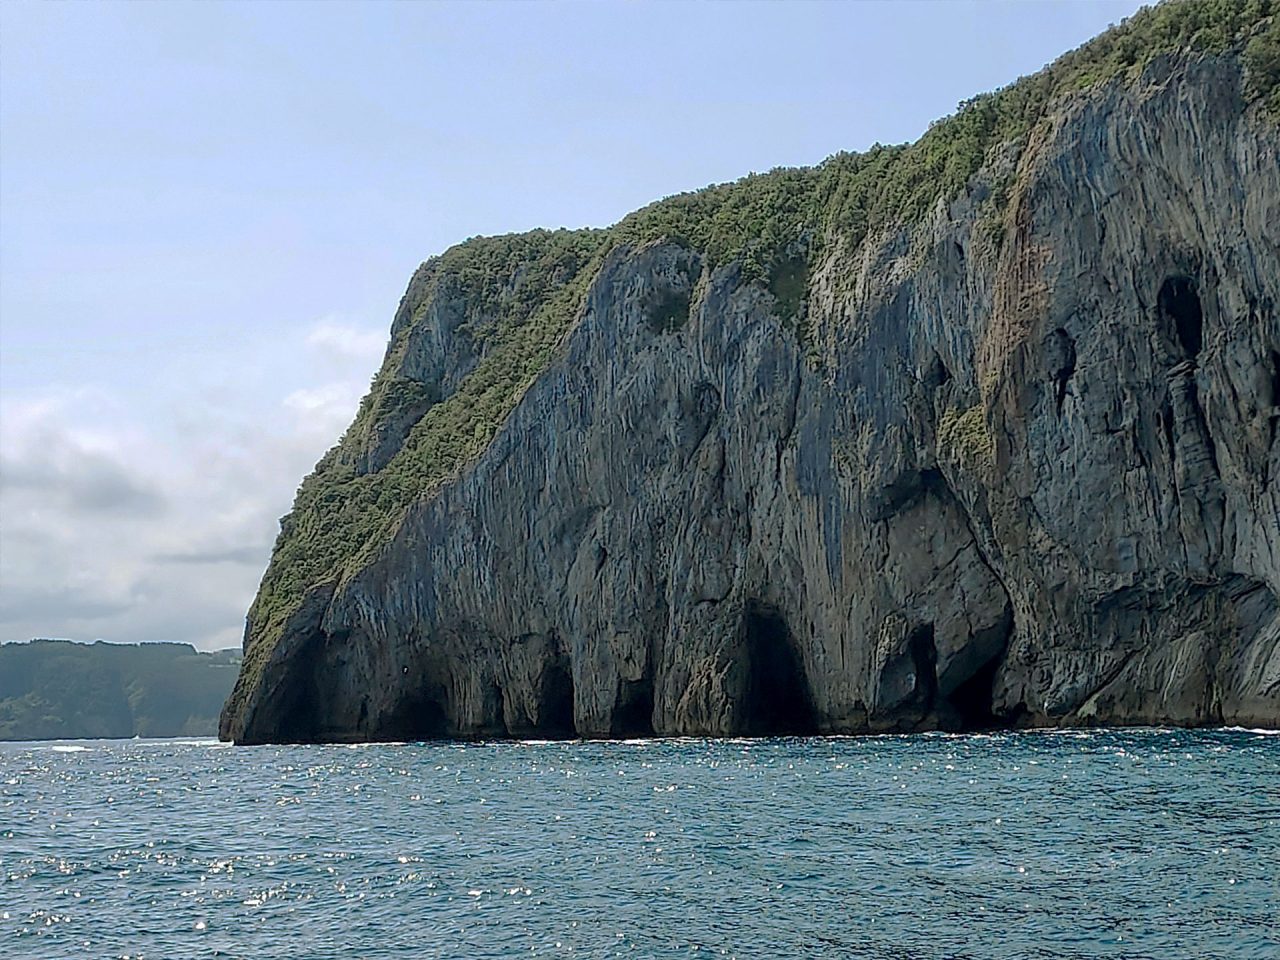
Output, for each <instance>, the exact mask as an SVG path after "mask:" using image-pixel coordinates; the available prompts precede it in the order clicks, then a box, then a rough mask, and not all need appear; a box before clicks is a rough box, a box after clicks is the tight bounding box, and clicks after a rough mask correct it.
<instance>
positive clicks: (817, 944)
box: [0, 730, 1280, 960]
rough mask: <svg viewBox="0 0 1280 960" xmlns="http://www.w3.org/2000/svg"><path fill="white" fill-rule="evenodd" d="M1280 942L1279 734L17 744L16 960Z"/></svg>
mask: <svg viewBox="0 0 1280 960" xmlns="http://www.w3.org/2000/svg"><path fill="white" fill-rule="evenodd" d="M525 956H531V957H560V956H565V957H571V956H577V957H615V956H621V957H693V958H696V957H740V958H747V957H761V958H792V957H853V958H868V960H870V958H885V960H890V958H892V960H907V958H943V957H951V958H967V957H973V958H979V957H981V958H988V957H991V958H1018V960H1028V958H1039V957H1126V958H1138V957H1149V958H1158V960H1169V958H1179V957H1186V958H1214V957H1223V958H1227V957H1230V958H1237V957H1239V958H1276V957H1280V736H1271V735H1267V734H1264V733H1260V732H1250V731H1240V730H1236V731H1172V730H1137V731H1132V730H1131V731H1075V732H1055V733H1017V734H1014V733H1009V734H995V735H989V736H988V735H971V736H955V735H917V736H895V737H871V738H841V739H778V740H720V741H711V740H645V741H629V742H619V743H580V742H571V743H491V744H439V743H436V744H406V745H373V746H358V747H343V746H315V747H254V748H243V747H228V746H225V745H222V744H217V743H215V742H212V741H181V740H151V741H123V742H119V741H116V742H109V741H89V742H77V743H66V744H47V743H17V744H14V743H10V744H0V957H6V958H23V960H25V958H32V960H36V958H64V957H67V958H69V957H76V958H79V957H95V958H96V957H103V958H106V957H113V958H125V957H128V958H130V960H134V958H199V957H245V958H258V960H271V958H307V960H318V958H329V957H333V958H339V957H341V958H344V960H345V958H369V960H375V958H391V957H397V958H398V957H406V958H407V957H414V958H418V957H451V958H452V957H457V958H466V960H471V958H487V957H525Z"/></svg>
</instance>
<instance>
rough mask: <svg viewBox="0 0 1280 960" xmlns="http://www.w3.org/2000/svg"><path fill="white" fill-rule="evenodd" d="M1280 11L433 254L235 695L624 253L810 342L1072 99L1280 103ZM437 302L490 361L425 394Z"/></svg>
mask: <svg viewBox="0 0 1280 960" xmlns="http://www.w3.org/2000/svg"><path fill="white" fill-rule="evenodd" d="M1278 7H1280V3H1278V2H1277V0H1245V2H1240V0H1180V2H1168V3H1165V4H1162V5H1160V6H1158V7H1155V8H1148V9H1144V10H1143V11H1140V12H1139V13H1138V14H1135V15H1134V16H1133V17H1131V18H1130V19H1128V20H1127V21H1125V22H1124V23H1122V24H1121V25H1119V26H1117V27H1115V28H1113V29H1112V30H1109V31H1107V32H1106V33H1104V34H1102V35H1101V36H1099V37H1097V38H1095V39H1094V40H1093V41H1091V42H1089V43H1088V44H1086V45H1084V46H1083V47H1081V48H1080V49H1078V50H1076V51H1073V52H1071V53H1068V54H1066V55H1065V56H1063V57H1061V58H1060V59H1058V60H1056V61H1055V62H1054V63H1052V64H1050V65H1049V66H1047V67H1046V68H1045V69H1043V70H1041V71H1040V72H1039V73H1036V74H1035V75H1033V76H1030V77H1024V78H1022V79H1020V80H1018V81H1017V82H1016V83H1013V84H1011V85H1010V86H1008V87H1005V88H1003V89H1001V90H999V91H996V92H994V93H988V94H983V95H980V96H977V97H974V98H972V99H970V100H967V101H965V102H964V103H962V104H961V105H960V108H959V110H958V111H957V112H956V113H955V114H954V115H952V116H950V117H948V118H946V119H944V120H941V121H938V122H937V123H935V124H933V125H932V126H931V127H930V128H929V129H928V130H927V131H926V132H925V134H924V135H923V136H922V137H921V138H920V139H919V140H917V141H916V142H915V143H913V144H910V145H905V146H880V145H877V146H875V147H873V148H872V149H870V150H868V151H866V152H865V153H839V154H836V155H834V156H832V157H830V158H829V159H828V160H826V161H825V162H823V163H822V164H819V165H818V166H816V167H809V168H801V169H778V170H774V171H772V172H770V173H766V174H753V175H751V176H748V177H746V178H744V179H742V180H739V181H737V182H735V183H729V184H721V185H716V186H711V187H707V188H706V189H703V190H699V191H696V192H693V193H686V194H680V195H678V196H673V197H669V198H667V199H665V200H661V201H659V202H657V203H654V204H651V205H650V206H648V207H645V208H643V209H641V210H639V211H637V212H636V213H633V214H631V215H630V216H628V217H626V218H625V219H623V220H622V221H621V222H620V223H618V224H617V225H615V226H614V227H612V228H610V229H607V230H576V231H569V230H559V231H545V230H539V231H533V232H532V233H528V234H522V235H515V236H503V237H486V238H473V239H471V240H468V241H466V242H465V243H462V244H459V245H458V246H456V247H453V248H451V249H450V250H448V251H446V252H445V253H444V254H442V255H441V256H439V257H437V258H434V259H433V260H431V261H429V262H428V263H426V264H424V265H423V267H422V268H421V269H420V270H419V271H418V274H417V275H416V276H415V278H414V282H413V284H412V285H411V288H410V292H409V294H407V295H406V304H410V303H411V302H412V304H416V310H415V311H414V314H413V316H412V317H411V318H409V320H408V322H401V323H398V325H397V329H396V330H395V331H394V334H395V338H394V339H393V342H392V345H391V349H390V350H389V352H388V357H387V360H386V362H385V364H384V366H383V369H382V371H381V372H380V373H379V374H378V376H377V377H376V378H375V380H374V382H373V385H372V387H371V389H370V393H369V395H368V396H367V397H366V398H365V401H364V403H363V404H362V406H361V410H360V413H359V414H358V416H357V419H356V421H355V423H354V424H353V425H352V427H351V428H350V429H349V430H348V431H347V433H346V435H345V436H344V438H343V440H342V442H341V443H340V444H339V446H338V447H336V448H335V449H334V450H333V451H331V452H330V453H329V454H328V455H326V457H325V458H324V459H323V460H321V462H320V463H319V464H318V465H317V468H316V470H315V472H314V473H313V474H312V475H311V476H309V477H308V478H307V479H306V480H305V481H304V482H303V484H302V486H301V488H300V489H299V491H298V496H297V500H296V502H295V504H294V507H293V510H292V511H291V513H290V514H289V515H288V516H287V517H286V518H285V519H284V520H283V521H282V524H281V532H280V536H279V538H278V540H277V542H276V548H275V552H274V555H273V558H272V562H271V566H270V567H269V569H268V570H267V573H266V575H265V577H264V579H263V582H262V586H261V589H260V591H259V594H258V598H257V600H256V601H255V604H254V607H253V609H252V611H251V613H250V623H251V634H250V644H249V647H248V650H247V661H246V665H245V669H244V676H243V677H242V678H241V682H240V685H239V686H238V687H237V692H236V696H237V697H239V696H242V695H244V694H245V693H246V692H247V691H248V690H249V689H252V687H253V686H254V685H255V684H256V683H257V682H258V679H259V677H260V675H261V671H262V669H263V666H264V664H265V663H266V661H267V660H268V658H269V657H270V655H271V652H272V650H273V649H274V646H275V643H276V641H277V640H278V639H279V638H280V636H281V635H282V633H283V631H284V626H285V623H286V620H287V619H288V617H289V616H290V614H291V613H292V612H293V611H294V610H295V609H296V608H297V605H298V603H299V602H300V600H301V599H302V597H303V596H304V594H305V593H306V591H307V590H308V589H309V588H311V587H313V586H315V585H317V584H321V583H325V582H328V581H333V580H336V579H338V578H340V577H341V576H342V574H343V573H344V571H347V570H351V569H355V568H357V567H358V566H359V565H360V563H361V562H362V560H363V559H365V558H367V557H368V555H369V554H370V553H371V552H372V551H373V550H375V549H376V547H377V545H378V544H379V543H381V542H383V541H384V539H385V536H386V532H387V531H388V530H389V529H390V528H391V527H393V526H394V525H395V524H396V523H397V522H398V521H399V519H400V518H401V517H402V516H403V513H404V511H405V509H406V508H407V507H408V506H409V505H410V504H411V503H412V502H414V501H415V500H416V499H418V498H420V497H422V496H423V495H424V494H425V493H428V492H429V491H431V490H432V489H433V488H435V487H436V486H438V485H439V484H440V483H441V482H443V481H444V480H446V479H447V478H448V477H450V476H451V475H453V474H454V473H455V472H456V471H457V470H459V469H461V468H462V467H463V466H465V465H466V464H467V463H468V462H470V461H471V460H473V459H474V458H475V457H477V456H478V455H479V454H480V453H481V452H482V451H483V450H484V449H485V447H486V446H487V445H488V443H489V442H490V440H491V439H492V437H493V436H494V434H495V432H496V431H497V430H498V427H499V426H500V425H501V423H502V422H503V421H504V420H505V418H506V417H507V415H508V414H509V413H510V412H511V410H512V409H513V408H514V407H515V405H516V404H517V403H518V402H519V400H520V398H521V396H523V394H524V392H525V390H526V389H527V388H528V387H529V385H530V384H531V383H533V381H534V380H535V379H536V378H537V376H538V375H539V374H540V373H541V372H542V371H543V370H544V369H545V368H546V367H547V365H548V364H549V363H550V361H551V359H552V357H553V355H554V354H555V352H556V350H557V349H558V347H559V345H560V343H561V342H562V339H563V337H564V335H565V333H566V332H567V331H568V330H569V329H570V327H571V325H572V324H573V321H574V320H575V318H576V317H577V316H578V315H579V313H580V312H581V309H582V306H583V302H584V298H585V295H586V293H587V291H588V289H589V287H590V284H591V282H592V281H593V280H594V278H595V277H596V275H597V274H598V272H599V269H600V267H601V265H602V263H603V262H604V258H605V257H606V256H607V254H608V253H609V251H610V250H612V249H614V248H616V247H617V246H619V245H623V244H630V245H640V244H645V243H648V242H652V241H655V240H659V239H665V240H667V241H670V242H675V243H679V244H682V245H685V246H687V247H689V248H690V249H693V250H696V251H698V252H699V253H700V254H701V255H702V256H703V257H704V259H705V261H706V263H707V264H708V266H711V267H715V266H718V265H723V264H730V263H737V264H739V265H740V268H741V270H742V277H743V281H744V282H758V283H761V284H762V285H763V286H764V287H765V288H767V289H768V290H769V291H770V292H771V293H772V294H773V296H774V297H775V302H776V310H777V313H778V315H779V318H780V319H782V320H784V321H787V322H789V323H792V324H793V326H794V328H795V329H796V331H797V333H798V335H800V336H804V335H805V331H804V325H803V321H802V319H801V318H802V314H803V303H804V300H805V297H806V294H807V285H808V274H809V269H810V265H812V264H816V262H817V261H818V258H819V257H820V256H821V255H822V254H823V252H824V251H827V250H831V249H840V248H843V249H846V250H852V249H854V248H856V247H857V246H858V245H859V244H861V243H862V242H863V241H864V240H865V239H866V238H868V237H875V236H883V235H885V234H886V233H888V232H891V231H893V230H895V229H898V228H900V227H902V226H904V225H908V224H910V223H912V222H915V221H918V220H919V219H920V218H921V217H922V216H924V215H925V214H926V213H927V212H928V211H929V210H930V209H932V208H933V207H934V205H935V204H936V203H938V202H939V201H940V200H947V199H951V198H954V197H956V196H958V195H960V194H961V193H962V192H963V191H964V190H965V188H966V185H967V184H968V183H969V182H970V181H971V179H972V178H973V176H974V175H975V174H976V173H977V172H978V171H979V169H980V168H981V167H982V165H983V163H984V162H986V161H987V160H988V159H989V158H990V157H991V156H992V155H993V153H994V152H995V151H996V150H1001V151H1004V152H1006V153H1008V154H1009V155H1012V156H1016V155H1017V154H1018V153H1019V152H1020V151H1021V150H1022V148H1023V147H1024V146H1025V145H1026V143H1027V142H1028V139H1029V137H1030V136H1031V134H1032V132H1033V131H1034V130H1035V129H1036V127H1037V125H1039V124H1041V123H1042V122H1043V121H1044V120H1045V118H1046V117H1047V116H1048V115H1049V114H1050V111H1051V108H1052V107H1053V106H1054V105H1055V104H1057V103H1060V102H1062V101H1063V99H1064V98H1067V97H1071V96H1073V95H1076V94H1078V93H1079V92H1080V91H1082V90H1086V89H1089V88H1092V87H1095V86H1097V85H1099V84H1103V83H1107V82H1110V81H1113V80H1116V79H1118V78H1120V79H1123V78H1127V77H1135V76H1137V75H1138V73H1139V72H1140V71H1141V70H1142V69H1143V68H1144V67H1145V66H1147V65H1148V64H1149V63H1151V62H1152V61H1153V60H1154V59H1155V58H1157V57H1159V56H1161V55H1164V54H1171V53H1174V54H1176V53H1191V54H1211V55H1216V54H1222V53H1225V52H1227V51H1230V50H1242V49H1243V50H1246V51H1247V53H1246V54H1245V56H1244V60H1245V63H1246V70H1247V74H1248V76H1247V78H1246V90H1245V91H1244V92H1245V95H1246V96H1248V97H1251V98H1255V99H1265V100H1266V101H1267V102H1268V103H1269V104H1270V103H1273V102H1274V101H1276V99H1277V97H1280V93H1278V92H1277V84H1280V42H1278V41H1277V39H1276V36H1277V35H1276V25H1275V18H1274V17H1273V13H1274V12H1275V10H1276V9H1277V8H1278ZM1268 18H1271V19H1268ZM1013 186H1014V185H1013V183H1012V182H1011V180H1009V179H1006V180H1004V181H1002V182H1000V183H997V184H996V185H995V188H994V190H993V193H992V200H991V201H989V203H990V204H993V205H995V206H996V207H999V208H1003V206H1004V204H1005V202H1006V200H1007V198H1008V197H1010V196H1012V195H1013V193H1014V189H1013ZM1002 218H1003V210H1002V209H996V210H994V211H992V212H991V213H990V214H989V219H990V220H991V224H990V229H991V231H992V232H993V233H999V232H1000V230H1001V229H1002V227H1001V226H1000V223H1001V220H1002ZM434 297H448V298H449V299H451V300H452V301H454V302H460V303H463V304H465V310H466V319H465V324H464V326H465V328H466V334H467V335H468V336H469V337H470V338H471V339H472V341H473V342H474V343H476V344H477V346H478V351H477V352H478V356H479V360H478V362H477V364H476V366H475V368H474V369H473V370H472V371H471V372H470V373H469V374H468V375H467V376H466V377H465V378H464V379H463V380H462V381H461V383H460V385H459V386H458V387H457V389H456V390H455V391H453V392H452V394H451V395H449V396H444V397H439V396H438V395H437V394H436V393H434V392H433V391H434V390H435V385H420V386H416V387H415V386H413V385H412V384H411V383H407V382H406V381H405V380H404V379H403V378H401V377H399V376H398V373H397V371H398V370H399V364H400V362H401V360H402V359H403V356H404V350H405V346H406V339H407V335H408V332H409V331H410V330H411V329H412V328H413V325H414V323H415V322H416V321H417V320H419V319H420V318H421V316H422V315H423V312H424V311H425V310H426V309H427V307H428V305H429V304H430V302H431V301H432V299H433V298H434ZM682 307H684V305H683V304H678V303H669V304H664V305H661V309H659V310H658V312H657V313H656V314H655V316H654V317H653V318H651V323H653V325H654V327H655V329H656V330H657V331H659V332H662V333H669V332H671V331H674V330H677V329H679V327H680V326H681V325H682V320H681V317H680V316H679V314H680V308H682ZM685 309H686V311H687V308H685ZM417 403H421V404H423V405H424V406H426V407H427V409H426V412H425V414H424V415H423V416H422V417H421V419H419V420H418V422H417V423H416V424H415V425H414V426H413V427H412V429H411V431H410V432H409V434H408V437H407V438H406V439H405V441H404V443H403V445H402V446H401V448H400V451H399V452H398V453H397V454H396V455H395V456H394V457H393V458H392V459H391V460H390V462H389V463H387V464H386V465H385V466H384V467H383V468H382V469H381V470H377V471H375V472H363V471H362V470H361V469H360V467H359V461H360V458H359V456H358V453H359V448H360V446H361V445H362V444H363V443H364V438H365V437H366V435H367V432H368V428H369V427H370V426H371V424H373V423H376V422H382V420H383V419H384V418H386V417H388V416H390V415H391V414H392V413H393V412H395V411H402V410H405V409H407V408H408V407H410V406H412V405H414V404H417ZM428 404H429V406H427V405H428ZM963 436H965V437H967V436H968V433H967V432H966V433H964V434H963ZM232 707H233V708H234V703H233V704H232Z"/></svg>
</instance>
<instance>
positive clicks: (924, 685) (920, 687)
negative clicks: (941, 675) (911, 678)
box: [907, 623, 938, 712]
mask: <svg viewBox="0 0 1280 960" xmlns="http://www.w3.org/2000/svg"><path fill="white" fill-rule="evenodd" d="M907 652H908V653H909V654H910V655H911V663H912V665H913V668H914V670H915V675H916V687H915V693H914V694H913V699H914V700H915V702H916V703H917V704H918V705H919V707H920V709H921V710H922V711H924V712H927V711H928V710H929V708H930V706H932V704H933V701H934V698H935V697H936V696H937V693H938V648H937V646H936V645H935V644H934V639H933V624H932V623H926V624H924V625H923V626H919V627H916V628H915V629H914V630H913V631H911V636H910V637H909V638H908V639H907Z"/></svg>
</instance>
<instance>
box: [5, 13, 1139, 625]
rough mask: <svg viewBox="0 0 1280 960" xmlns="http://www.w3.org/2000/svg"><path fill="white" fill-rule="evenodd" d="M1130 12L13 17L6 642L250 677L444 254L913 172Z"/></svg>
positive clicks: (9, 19)
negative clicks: (298, 561)
mask: <svg viewBox="0 0 1280 960" xmlns="http://www.w3.org/2000/svg"><path fill="white" fill-rule="evenodd" d="M1138 6H1139V4H1137V3H1133V2H1103V0H1097V2H1089V0H1077V2H1062V3H1052V2H1038V3H1031V2H1026V3H1000V2H988V3H968V2H960V0H957V2H944V3H927V2H915V3H844V4H837V3H802V2H795V0H793V2H788V3H781V2H777V3H675V2H672V3H610V2H601V3H590V4H588V3H562V4H544V3H519V4H508V3H496V2H495V3H468V4H448V3H430V4H429V3H419V4H408V3H397V4H360V5H348V4H343V3H321V4H303V3H237V4H222V3H203V4H184V3H166V4H159V3H118V4H111V3H106V4H69V3H68V4H34V3H24V2H20V0H9V2H6V3H4V4H2V5H0V640H19V639H26V638H28V637H31V636H35V635H40V636H66V637H71V638H73V639H80V640H92V639H95V638H99V637H101V638H104V639H107V640H117V641H132V640H178V641H188V642H192V643H195V644H197V645H198V646H201V647H206V648H213V647H221V646H227V645H232V644H237V643H238V642H239V637H240V633H241V630H242V628H243V617H244V611H245V609H246V608H247V606H248V604H249V602H250V600H251V599H252V595H253V592H254V589H255V588H256V585H257V580H258V578H259V577H260V576H261V572H262V569H263V568H264V566H265V564H266V560H267V557H268V554H269V551H270V545H271V542H272V541H273V539H274V537H275V533H276V520H277V518H278V517H279V516H280V515H281V514H283V513H284V512H285V511H286V510H287V509H288V506H289V502H290V500H291V498H292V494H293V491H294V489H295V488H296V485H297V483H298V481H299V480H300V479H301V477H302V476H303V474H305V473H306V472H307V471H308V470H309V469H310V466H311V464H312V463H314V461H315V460H316V459H317V458H318V457H319V456H320V454H322V453H323V452H324V450H325V449H327V447H328V446H330V445H331V444H332V443H333V442H334V441H336V439H337V437H338V436H339V434H340V433H341V431H342V429H343V427H344V426H345V425H346V423H347V422H348V421H349V419H350V417H351V415H352V413H353V412H354V410H355V406H356V403H357V402H358V400H359V397H360V395H361V393H362V392H363V390H364V389H365V388H366V387H367V385H368V382H369V378H370V377H371V376H372V374H373V373H374V371H375V369H376V367H377V364H378V362H379V360H380V358H381V352H382V349H383V346H384V344H385V338H386V331H387V329H388V327H389V325H390V320H391V316H392V313H393V312H394V310H395V306H396V304H397V302H398V300H399V297H400V294H401V293H402V292H403V289H404V285H405V283H406V282H407V280H408V278H409V275H410V273H411V272H412V270H413V269H414V267H416V266H417V264H418V263H419V262H420V261H422V260H423V259H425V258H427V257H428V256H431V255H432V254H435V253H438V252H440V251H441V250H443V249H445V248H446V247H448V246H449V245H451V244H453V243H455V242H457V241H459V240H462V239H464V238H466V237H468V236H471V235H474V234H482V233H486V234H487V233H506V232H510V231H517V230H525V229H528V228H531V227H535V226H583V225H596V226H602V225H606V224H609V223H612V222H614V221H615V220H617V219H619V218H620V217H621V216H622V215H623V214H625V213H627V212H628V211H629V210H632V209H634V208H636V207H639V206H642V205H644V204H645V203H648V202H649V201H651V200H654V199H657V198H659V197H662V196H666V195H669V194H672V193H676V192H680V191H683V190H688V189H694V188H697V187H700V186H704V185H706V184H707V183H711V182H716V181H722V180H730V179H735V178H737V177H739V176H741V175H743V174H745V173H747V172H750V171H753V170H756V171H758V170H767V169H769V168H771V167H774V166H779V165H796V164H809V163H816V162H818V161H820V160H822V159H823V158H824V157H825V156H827V155H829V154H831V153H833V152H835V151H837V150H848V149H861V148H865V147H867V146H869V145H870V144H872V143H875V142H877V141H879V142H884V143H895V142H900V141H903V140H910V139H914V138H915V137H916V136H918V135H919V134H920V133H921V132H922V131H923V130H924V129H925V128H926V127H927V125H928V123H929V122H930V121H931V120H933V119H936V118H938V117H941V116H944V115H945V114H947V113H949V112H951V111H952V110H954V108H955V106H956V103H957V102H958V101H959V100H961V99H964V98H966V97H968V96H971V95H973V94H975V93H978V92H981V91H984V90H988V89H992V88H995V87H998V86H1001V85H1003V84H1005V83H1008V82H1010V81H1012V80H1014V79H1016V78H1017V77H1018V76H1020V75H1022V74H1026V73H1029V72H1032V71H1034V70H1036V69H1038V68H1039V67H1040V66H1042V65H1043V64H1044V63H1046V62H1047V61H1049V60H1051V59H1052V58H1053V57H1055V56H1056V55H1058V54H1060V53H1062V52H1065V51H1066V50H1068V49H1070V48H1071V47H1074V46H1077V45H1078V44H1080V43H1081V42H1083V41H1084V40H1086V39H1088V38H1089V37H1090V36H1092V35H1094V34H1096V33H1098V32H1100V31H1101V30H1103V29H1105V28H1106V27H1107V25H1108V24H1109V23H1113V22H1116V21H1118V20H1120V19H1121V18H1123V17H1125V16H1127V15H1129V14H1130V13H1132V12H1133V11H1134V10H1136V9H1137V8H1138Z"/></svg>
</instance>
